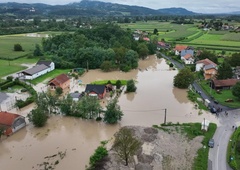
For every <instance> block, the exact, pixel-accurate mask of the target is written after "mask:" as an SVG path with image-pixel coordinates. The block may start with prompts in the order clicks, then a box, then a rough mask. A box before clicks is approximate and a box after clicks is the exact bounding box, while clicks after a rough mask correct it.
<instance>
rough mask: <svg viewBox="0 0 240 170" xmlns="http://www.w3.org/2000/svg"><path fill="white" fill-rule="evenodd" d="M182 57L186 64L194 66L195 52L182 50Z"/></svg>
mask: <svg viewBox="0 0 240 170" xmlns="http://www.w3.org/2000/svg"><path fill="white" fill-rule="evenodd" d="M180 55H181V60H182V61H183V62H184V63H185V64H194V56H193V55H194V50H191V49H190V50H187V49H186V50H182V51H181V54H180Z"/></svg>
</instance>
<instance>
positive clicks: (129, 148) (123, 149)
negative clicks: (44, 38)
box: [113, 128, 141, 166]
mask: <svg viewBox="0 0 240 170" xmlns="http://www.w3.org/2000/svg"><path fill="white" fill-rule="evenodd" d="M140 147H141V142H140V141H139V140H138V139H136V138H134V137H133V134H132V131H131V130H130V129H127V128H122V129H120V131H119V132H118V133H117V134H116V138H115V141H114V144H113V150H114V151H116V153H117V155H118V156H119V158H120V159H122V160H124V161H125V165H126V166H127V165H128V163H129V159H130V158H131V157H132V156H133V155H134V154H136V152H137V150H138V149H139V148H140Z"/></svg>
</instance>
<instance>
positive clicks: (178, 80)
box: [173, 68, 194, 89]
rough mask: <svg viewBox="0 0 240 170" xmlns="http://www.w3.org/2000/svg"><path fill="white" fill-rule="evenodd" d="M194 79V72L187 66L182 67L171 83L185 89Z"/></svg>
mask: <svg viewBox="0 0 240 170" xmlns="http://www.w3.org/2000/svg"><path fill="white" fill-rule="evenodd" d="M193 81H194V73H193V72H191V70H190V69H189V68H184V69H182V70H180V71H179V73H178V74H177V75H176V76H175V77H174V80H173V85H174V86H175V87H178V88H181V89H185V88H188V86H189V85H190V84H192V83H193Z"/></svg>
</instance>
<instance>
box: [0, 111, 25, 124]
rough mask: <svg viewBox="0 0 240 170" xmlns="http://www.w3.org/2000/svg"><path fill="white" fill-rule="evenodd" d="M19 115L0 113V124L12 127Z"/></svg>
mask: <svg viewBox="0 0 240 170" xmlns="http://www.w3.org/2000/svg"><path fill="white" fill-rule="evenodd" d="M20 116H21V115H18V114H14V113H9V112H0V124H2V125H6V126H12V124H13V122H14V120H15V119H16V118H18V117H20Z"/></svg>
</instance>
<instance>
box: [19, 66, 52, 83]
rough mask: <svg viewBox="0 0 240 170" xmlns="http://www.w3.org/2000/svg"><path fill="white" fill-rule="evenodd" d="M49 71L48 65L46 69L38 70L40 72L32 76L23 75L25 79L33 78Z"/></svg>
mask: <svg viewBox="0 0 240 170" xmlns="http://www.w3.org/2000/svg"><path fill="white" fill-rule="evenodd" d="M50 71H52V70H51V67H49V68H48V69H45V70H42V71H40V72H38V73H36V74H33V75H32V76H29V75H25V76H24V78H25V79H27V80H33V79H35V78H37V77H40V76H41V75H44V74H46V73H48V72H50Z"/></svg>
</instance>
